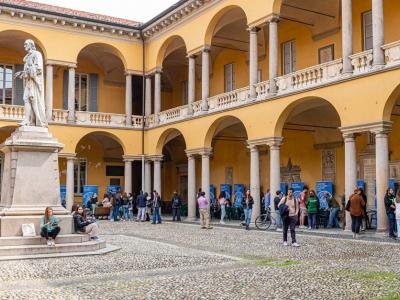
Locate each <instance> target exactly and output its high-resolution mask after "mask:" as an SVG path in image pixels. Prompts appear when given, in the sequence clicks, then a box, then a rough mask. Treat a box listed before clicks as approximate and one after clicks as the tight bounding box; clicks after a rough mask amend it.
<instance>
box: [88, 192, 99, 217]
mask: <svg viewBox="0 0 400 300" xmlns="http://www.w3.org/2000/svg"><path fill="white" fill-rule="evenodd" d="M98 201H99V200H98V197H97V193H93V194H92V197H90V200H89V202H88V204H89V205H88V208H89V209H90V212H91V213H92V214H93V215H94V210H95V209H96V207H97V205H98Z"/></svg>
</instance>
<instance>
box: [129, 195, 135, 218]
mask: <svg viewBox="0 0 400 300" xmlns="http://www.w3.org/2000/svg"><path fill="white" fill-rule="evenodd" d="M134 207H135V198H134V196H133V194H132V193H129V194H128V219H129V221H132V220H133V208H134Z"/></svg>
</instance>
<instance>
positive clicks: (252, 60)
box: [249, 27, 258, 100]
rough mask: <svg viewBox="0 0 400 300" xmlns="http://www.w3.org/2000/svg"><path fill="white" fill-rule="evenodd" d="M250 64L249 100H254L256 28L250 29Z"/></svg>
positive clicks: (256, 47) (255, 95)
mask: <svg viewBox="0 0 400 300" xmlns="http://www.w3.org/2000/svg"><path fill="white" fill-rule="evenodd" d="M249 51H250V55H249V56H250V63H249V65H250V66H249V68H250V70H249V74H250V79H249V85H250V98H251V99H252V100H255V99H256V98H257V93H256V84H257V71H258V28H257V27H253V28H251V29H250V49H249Z"/></svg>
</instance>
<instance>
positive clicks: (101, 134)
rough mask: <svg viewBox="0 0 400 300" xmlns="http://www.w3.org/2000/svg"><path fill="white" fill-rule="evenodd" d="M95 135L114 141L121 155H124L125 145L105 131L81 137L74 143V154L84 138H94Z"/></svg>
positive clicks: (93, 132)
mask: <svg viewBox="0 0 400 300" xmlns="http://www.w3.org/2000/svg"><path fill="white" fill-rule="evenodd" d="M96 135H97V136H98V137H101V136H105V137H108V138H110V139H112V140H114V141H115V142H116V143H118V144H119V145H120V146H121V148H122V151H123V153H124V154H125V153H126V145H125V144H124V142H123V141H122V140H121V139H120V138H119V137H118V136H116V135H114V134H112V133H110V132H107V131H92V132H89V133H87V134H85V135H83V136H81V137H80V138H79V139H78V140H77V141H75V144H74V148H73V149H75V152H76V149H77V147H78V144H79V143H80V142H81V141H82V140H83V139H84V138H86V137H90V136H96Z"/></svg>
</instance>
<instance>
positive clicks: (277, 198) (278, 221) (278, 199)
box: [274, 191, 282, 231]
mask: <svg viewBox="0 0 400 300" xmlns="http://www.w3.org/2000/svg"><path fill="white" fill-rule="evenodd" d="M281 200H282V192H281V191H276V193H275V198H274V206H275V225H276V231H282V217H281V213H280V212H279V202H281Z"/></svg>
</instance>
